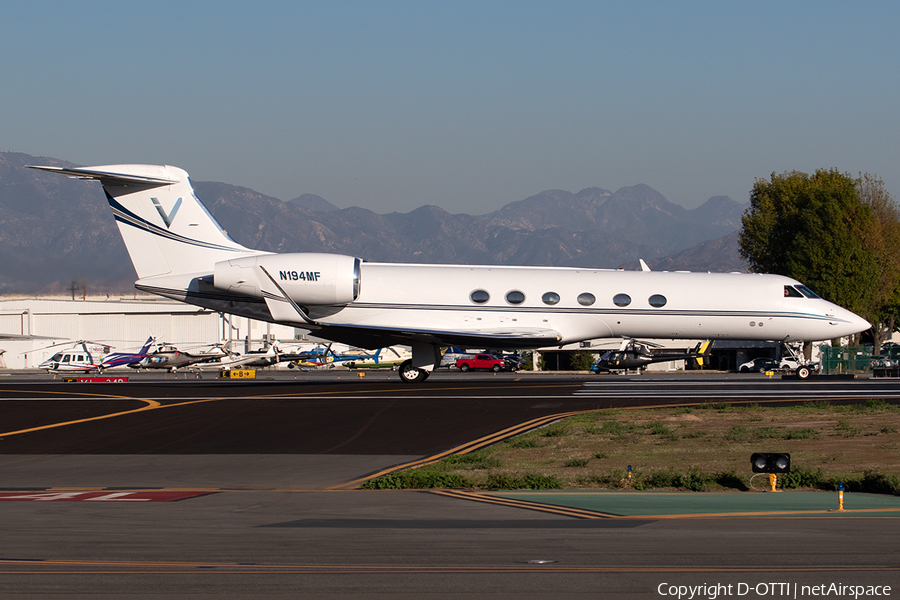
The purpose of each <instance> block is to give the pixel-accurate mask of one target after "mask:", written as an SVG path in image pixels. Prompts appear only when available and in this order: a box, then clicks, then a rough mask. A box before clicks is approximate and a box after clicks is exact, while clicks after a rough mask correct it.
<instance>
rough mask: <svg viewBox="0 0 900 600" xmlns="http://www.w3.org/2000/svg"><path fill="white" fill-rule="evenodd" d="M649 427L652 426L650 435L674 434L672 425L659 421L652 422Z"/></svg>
mask: <svg viewBox="0 0 900 600" xmlns="http://www.w3.org/2000/svg"><path fill="white" fill-rule="evenodd" d="M648 427H649V428H650V435H672V433H673V432H672V428H671V427H669V426H668V425H666V424H665V423H660V422H659V421H657V422H655V423H650V425H648Z"/></svg>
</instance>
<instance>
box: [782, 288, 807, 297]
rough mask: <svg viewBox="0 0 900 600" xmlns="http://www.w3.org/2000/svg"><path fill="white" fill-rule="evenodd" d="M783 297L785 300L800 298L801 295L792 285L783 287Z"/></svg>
mask: <svg viewBox="0 0 900 600" xmlns="http://www.w3.org/2000/svg"><path fill="white" fill-rule="evenodd" d="M784 297H785V298H802V297H803V294H801V293H800V292H798V291H797V290H796V289H794V286H792V285H786V286H784Z"/></svg>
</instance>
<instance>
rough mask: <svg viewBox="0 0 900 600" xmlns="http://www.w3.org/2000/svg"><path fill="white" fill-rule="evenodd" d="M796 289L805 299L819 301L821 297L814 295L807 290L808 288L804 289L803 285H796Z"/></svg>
mask: <svg viewBox="0 0 900 600" xmlns="http://www.w3.org/2000/svg"><path fill="white" fill-rule="evenodd" d="M797 289H798V290H800V293H801V294H803V295H804V296H806V297H807V298H819V299H821V296H819V295H818V294H817V293H815V292H814V291H812V290H811V289H809V288H808V287H806V286H805V285H798V286H797Z"/></svg>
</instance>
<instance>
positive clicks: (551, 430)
mask: <svg viewBox="0 0 900 600" xmlns="http://www.w3.org/2000/svg"><path fill="white" fill-rule="evenodd" d="M541 435H542V436H544V437H564V436H567V435H569V428H568V427H567V426H565V425H563V424H562V423H554V424H553V425H548V426H547V427H545V428H544V429H543V430H542V431H541Z"/></svg>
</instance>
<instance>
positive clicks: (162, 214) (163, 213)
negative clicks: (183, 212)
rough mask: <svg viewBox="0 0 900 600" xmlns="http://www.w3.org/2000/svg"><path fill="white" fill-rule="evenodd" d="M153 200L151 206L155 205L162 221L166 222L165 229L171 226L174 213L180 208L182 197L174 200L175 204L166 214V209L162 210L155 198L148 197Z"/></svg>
mask: <svg viewBox="0 0 900 600" xmlns="http://www.w3.org/2000/svg"><path fill="white" fill-rule="evenodd" d="M150 200H151V201H152V202H153V206H155V207H156V210H157V211H158V212H159V216H160V217H162V220H163V223H165V224H166V228H167V229H171V228H172V221H174V220H175V213H177V212H178V209H179V208H181V201H182V198H179V199H178V200H176V201H175V206H173V207H172V212H170V213H169V214H166V211H165V210H163V207H162V204H160V203H159V200H158V199H156V198H150Z"/></svg>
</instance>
